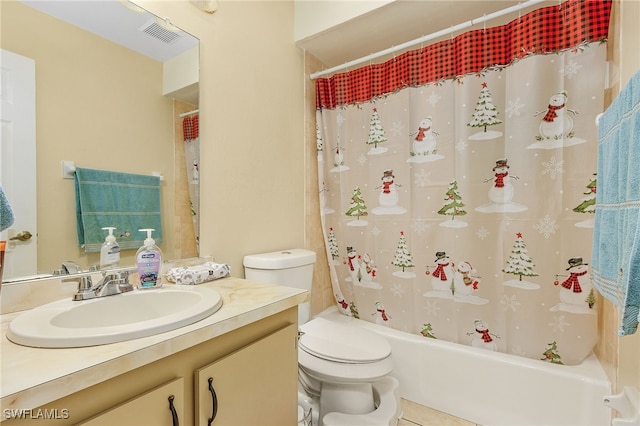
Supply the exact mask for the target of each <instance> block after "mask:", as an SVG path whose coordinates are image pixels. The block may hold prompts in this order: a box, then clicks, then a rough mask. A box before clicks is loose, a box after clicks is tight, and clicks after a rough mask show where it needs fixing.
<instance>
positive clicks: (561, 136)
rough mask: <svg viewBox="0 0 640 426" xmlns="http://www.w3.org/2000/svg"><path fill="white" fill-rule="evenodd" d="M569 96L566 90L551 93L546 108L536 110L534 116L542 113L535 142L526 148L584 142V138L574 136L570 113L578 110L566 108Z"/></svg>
mask: <svg viewBox="0 0 640 426" xmlns="http://www.w3.org/2000/svg"><path fill="white" fill-rule="evenodd" d="M568 98H569V96H568V94H567V91H566V90H563V91H561V92H559V93H556V94H554V95H552V96H551V97H550V98H549V105H548V106H547V108H546V109H543V110H541V111H537V112H536V114H535V116H536V117H537V116H539V115H542V114H544V115H543V116H542V120H541V121H540V126H539V128H538V133H539V134H538V135H537V136H536V137H535V140H536V142H534V143H532V144H531V145H529V146H528V147H527V148H528V149H557V148H562V147H567V146H571V145H577V144H581V143H585V142H586V140H584V139H580V138H577V137H575V135H574V131H573V119H572V118H571V116H570V114H577V113H578V112H577V111H575V110H573V109H569V108H567V100H568Z"/></svg>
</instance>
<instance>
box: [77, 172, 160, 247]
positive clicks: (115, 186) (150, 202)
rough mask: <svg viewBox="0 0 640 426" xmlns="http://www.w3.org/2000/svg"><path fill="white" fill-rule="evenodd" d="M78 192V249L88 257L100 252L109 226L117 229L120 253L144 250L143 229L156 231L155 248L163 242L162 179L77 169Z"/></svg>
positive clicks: (115, 233)
mask: <svg viewBox="0 0 640 426" xmlns="http://www.w3.org/2000/svg"><path fill="white" fill-rule="evenodd" d="M75 190H76V228H77V231H78V245H79V246H80V247H84V251H85V252H86V253H90V252H99V251H100V247H101V246H102V244H103V243H104V239H105V237H106V236H107V231H104V230H102V228H104V227H108V226H113V227H115V228H116V230H115V231H114V235H116V240H117V241H118V245H119V246H120V249H121V250H127V249H138V248H139V247H141V246H142V245H143V244H144V240H145V238H146V236H147V234H146V233H145V232H139V229H144V228H152V229H155V231H154V232H153V238H154V239H155V240H156V244H160V243H161V242H162V217H161V213H160V178H159V177H157V176H148V175H137V174H131V173H119V172H110V171H104V170H94V169H84V168H79V167H76V173H75Z"/></svg>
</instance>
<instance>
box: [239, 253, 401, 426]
mask: <svg viewBox="0 0 640 426" xmlns="http://www.w3.org/2000/svg"><path fill="white" fill-rule="evenodd" d="M315 261H316V256H315V253H314V252H311V251H308V250H303V249H290V250H282V251H277V252H271V253H261V254H255V255H249V256H245V257H244V261H243V265H244V269H245V277H246V278H247V279H249V280H254V281H260V282H267V283H271V284H280V285H284V286H289V287H296V288H302V289H305V290H307V291H311V282H312V277H313V264H314V263H315ZM309 317H310V315H309V303H308V302H307V303H305V304H303V305H301V306H300V307H299V309H298V321H299V328H300V337H299V339H298V367H299V368H298V373H299V374H298V376H299V382H300V388H301V389H302V390H303V392H304V394H305V395H308V396H309V397H310V398H313V400H314V403H313V404H308V403H307V401H304V402H305V406H304V407H302V412H303V413H304V412H306V407H307V405H308V406H311V405H313V406H314V407H317V411H318V412H317V413H313V416H312V418H313V419H314V426H315V425H316V424H317V425H319V426H341V425H343V426H347V425H349V426H353V425H378V426H380V425H395V424H396V423H397V419H398V418H399V415H400V399H399V397H398V392H397V389H398V381H397V380H396V379H394V378H392V377H389V376H388V375H389V373H390V372H391V370H392V369H393V361H392V358H391V347H390V345H389V343H388V342H387V341H386V340H385V339H384V338H382V337H381V336H379V335H377V334H375V333H373V332H370V331H367V330H363V329H362V328H359V327H355V326H353V325H350V324H349V323H344V324H338V323H335V322H330V321H327V320H325V319H323V318H314V319H312V320H309Z"/></svg>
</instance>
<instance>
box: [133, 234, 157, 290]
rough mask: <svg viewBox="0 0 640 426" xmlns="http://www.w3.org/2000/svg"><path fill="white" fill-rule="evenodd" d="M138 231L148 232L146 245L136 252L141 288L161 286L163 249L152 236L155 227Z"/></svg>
mask: <svg viewBox="0 0 640 426" xmlns="http://www.w3.org/2000/svg"><path fill="white" fill-rule="evenodd" d="M138 231H140V232H146V233H147V238H146V239H145V240H144V245H143V246H142V247H140V248H139V249H138V251H137V252H136V265H137V267H138V276H139V278H140V288H143V289H144V288H156V287H161V286H162V283H161V282H160V268H161V266H162V251H161V250H160V247H158V246H157V245H156V240H154V239H153V238H152V237H151V233H152V232H153V231H155V229H150V228H145V229H139V230H138Z"/></svg>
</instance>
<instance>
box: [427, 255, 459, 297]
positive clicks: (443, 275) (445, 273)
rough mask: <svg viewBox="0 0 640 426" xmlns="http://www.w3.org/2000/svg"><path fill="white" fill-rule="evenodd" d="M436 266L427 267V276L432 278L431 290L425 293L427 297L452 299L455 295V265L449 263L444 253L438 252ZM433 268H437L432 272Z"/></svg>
mask: <svg viewBox="0 0 640 426" xmlns="http://www.w3.org/2000/svg"><path fill="white" fill-rule="evenodd" d="M435 263H436V264H435V265H427V267H426V268H427V270H426V271H425V275H427V276H428V277H430V282H431V290H429V291H427V292H425V293H424V294H423V296H425V297H436V298H439V299H452V298H453V293H454V287H453V277H454V275H455V273H454V269H453V268H454V265H453V262H450V261H449V256H447V253H446V252H444V251H439V252H436V260H435ZM431 268H435V269H434V271H433V272H431Z"/></svg>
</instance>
